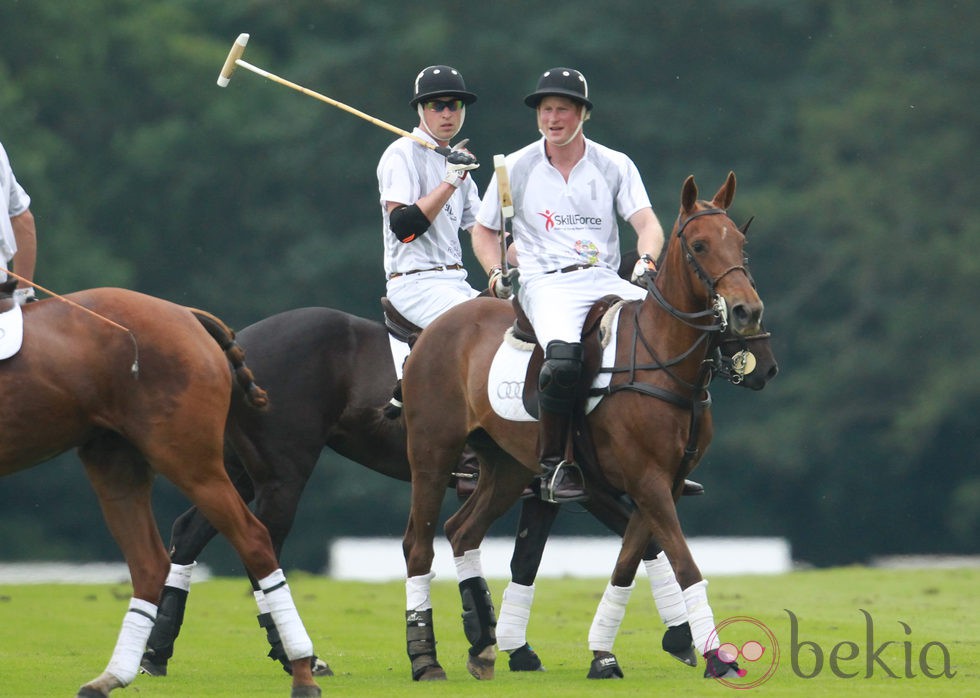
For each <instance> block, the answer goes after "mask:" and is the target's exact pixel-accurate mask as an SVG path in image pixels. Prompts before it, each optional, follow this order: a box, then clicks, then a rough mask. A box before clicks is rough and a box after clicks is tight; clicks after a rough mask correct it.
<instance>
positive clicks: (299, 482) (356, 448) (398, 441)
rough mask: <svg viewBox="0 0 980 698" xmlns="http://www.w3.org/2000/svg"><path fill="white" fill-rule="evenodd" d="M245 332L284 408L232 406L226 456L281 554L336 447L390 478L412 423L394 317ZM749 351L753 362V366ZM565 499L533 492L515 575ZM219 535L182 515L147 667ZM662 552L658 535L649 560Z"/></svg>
mask: <svg viewBox="0 0 980 698" xmlns="http://www.w3.org/2000/svg"><path fill="white" fill-rule="evenodd" d="M627 257H628V255H624V264H623V269H625V274H627V275H628V274H629V273H630V272H632V270H633V263H634V262H635V261H636V257H635V256H634V257H633V258H632V259H625V258H627ZM237 339H238V343H239V344H240V345H241V346H242V347H243V348H244V349H245V351H246V352H247V355H248V359H249V365H250V366H251V367H252V368H253V370H254V371H255V372H256V374H257V375H259V376H261V378H262V385H263V386H264V387H265V388H266V389H267V390H268V391H269V393H270V395H272V399H273V401H274V403H275V409H271V410H266V411H262V412H257V411H255V410H249V409H244V408H243V407H242V406H240V405H232V411H231V415H230V419H229V424H228V430H227V435H228V442H229V445H230V446H231V448H227V449H226V451H225V467H226V468H227V470H228V473H229V475H230V477H231V480H232V482H234V484H235V487H236V488H237V489H238V491H239V493H240V494H241V496H242V498H243V499H244V500H245V501H246V502H254V507H253V508H254V511H255V513H256V515H257V516H258V517H259V519H260V520H261V521H262V522H263V523H264V524H265V525H266V526H267V527H268V529H269V534H270V535H271V537H272V542H273V546H274V547H275V549H276V552H277V553H279V552H281V550H282V545H283V543H284V541H285V539H286V537H287V535H288V534H289V531H290V530H291V528H292V524H293V520H294V517H295V515H296V510H297V507H298V506H299V501H300V497H301V496H302V493H303V489H304V487H305V486H306V483H307V481H308V480H309V478H310V476H311V475H312V473H313V469H314V468H315V467H316V464H317V461H318V459H319V458H320V454H321V452H322V451H323V450H324V449H325V448H329V449H331V450H333V451H335V452H336V453H338V454H340V455H342V456H344V457H345V458H348V459H350V460H352V461H354V462H356V463H359V464H361V465H363V466H364V467H366V468H370V469H371V470H374V471H376V472H378V473H381V474H383V475H386V476H388V477H391V478H394V479H397V480H402V481H405V482H408V481H409V480H410V479H411V471H410V469H409V465H408V458H407V455H406V452H405V431H404V428H403V424H402V422H401V421H400V420H399V421H391V420H389V419H384V418H383V417H382V415H381V411H380V410H379V407H380V406H382V405H384V404H385V403H386V402H387V400H388V399H389V398H390V397H391V389H392V386H393V385H394V383H395V380H396V376H395V368H394V364H393V362H392V358H391V356H392V354H391V349H390V347H389V339H388V330H387V328H386V327H385V325H384V324H383V323H381V322H378V321H375V320H368V319H366V318H362V317H358V316H356V315H351V314H349V313H345V312H343V311H341V310H336V309H333V308H297V309H294V310H288V311H285V312H282V313H277V314H276V315H273V316H271V317H268V318H265V319H263V320H260V321H259V322H256V323H255V324H253V325H250V326H248V327H246V328H244V329H242V330H241V331H240V332H239V333H238V338H237ZM746 356H751V362H752V364H754V365H749V366H746V365H745V358H744V357H746ZM715 361H716V364H715V370H716V373H717V375H718V376H719V377H721V378H723V379H725V380H728V381H729V382H731V383H733V384H736V385H739V386H742V387H746V388H749V389H751V390H761V389H762V388H763V387H765V385H766V383H767V382H768V381H769V380H770V379H771V378H772V377H773V376H775V375H776V372H777V371H778V367H777V365H776V360H775V358H774V357H773V354H772V350H771V347H770V343H769V335H768V334H765V333H763V334H760V335H757V336H755V337H750V338H747V339H746V338H739V337H735V336H730V335H728V334H726V339H725V341H724V342H723V345H722V347H721V351H719V352H718V353H717V356H716V358H715ZM529 478H530V475H529ZM584 506H585V507H586V508H587V509H588V510H589V511H590V512H591V513H592V514H593V515H594V516H595V517H596V518H597V519H598V520H599V521H600V522H602V523H604V524H605V525H606V526H607V527H608V528H610V529H611V530H612V531H613V532H614V533H616V534H617V535H620V536H621V535H622V534H623V533H624V531H625V530H626V523H627V520H628V518H629V514H630V512H629V510H628V509H627V508H626V507H624V505H623V503H622V502H621V501H619V500H618V499H617V498H614V497H611V496H605V495H602V494H597V495H596V496H595V497H593V498H592V500H591V501H589V502H586V503H585V504H584ZM559 509H560V506H558V505H554V504H549V503H546V502H543V501H541V500H539V499H525V500H524V501H523V502H522V507H521V518H520V523H519V526H518V530H519V531H520V535H519V536H517V538H516V539H515V547H514V555H513V558H512V560H511V574H512V580H513V582H514V583H515V584H518V585H521V586H525V587H530V586H531V585H532V584H533V583H534V580H535V578H536V576H537V573H538V568H539V566H540V563H541V557H542V554H543V553H544V547H545V543H546V542H547V539H548V534H549V532H550V531H551V527H552V525H553V523H554V521H555V519H556V517H557V516H558V512H559ZM215 534H216V531H215V530H214V527H213V526H211V524H210V523H209V522H208V520H207V519H206V518H205V517H204V516H203V515H202V514H201V512H200V511H198V510H197V508H196V507H191V508H190V509H188V510H187V511H186V512H184V513H183V514H181V515H180V516H179V517H178V518H177V520H176V521H175V522H174V524H173V528H172V532H171V539H170V546H171V547H170V553H171V562H172V563H173V568H174V570H175V571H177V572H178V574H175V575H174V581H173V582H172V583H169V582H168V584H167V585H166V586H165V587H164V591H163V596H162V599H161V602H160V611H159V613H158V614H157V621H156V624H155V626H154V628H153V632H152V633H151V634H150V639H149V641H148V643H147V649H146V654H145V655H144V657H143V660H142V663H141V667H142V669H143V670H144V671H145V672H146V673H148V674H151V675H154V676H165V675H166V674H167V670H168V663H169V660H170V659H171V658H172V657H173V654H174V650H175V642H176V639H177V637H178V635H179V633H180V629H181V625H182V623H183V618H184V613H185V610H186V606H187V600H188V593H189V590H190V584H189V575H190V568H191V566H192V565H193V564H194V562H195V560H197V559H198V557H199V556H200V554H201V553H202V552H203V551H204V549H205V547H206V546H207V544H208V543H209V542H210V541H211V539H212V538H213V537H214V536H215ZM658 553H660V550H659V549H658V548H656V546H655V545H651V546H650V549H649V550H648V552H647V553H646V554H645V555H644V560H652V559H654V558H655V557H656V556H657V554H658ZM180 572H184V573H186V574H187V576H188V580H187V582H185V583H181V581H180V579H181V578H180V575H179V573H180ZM259 625H260V626H261V627H262V628H265V631H266V637H267V639H268V641H269V643H270V645H271V646H272V648H271V650H270V652H269V656H270V657H272V658H273V659H278V660H279V661H283V662H285V664H284V666H287V667H288V666H289V665H288V662H286V657H285V655H284V654H283V652H282V644H281V642H280V641H279V638H278V633H277V631H276V628H275V626H274V624H272V623H271V622H270V619H269V618H268V617H267V616H265V615H264V614H260V616H259ZM523 644H524V645H526V643H523ZM664 647H665V649H666V650H667V651H671V650H674V651H675V652H680V651H681V649H682V648H683V649H684V651H685V652H686V649H687V648H689V647H690V635H689V633H688V632H687V627H686V624H681V625H678V626H675V627H674V628H668V629H667V631H666V635H665V639H664ZM668 648H669V649H668ZM675 656H676V655H675ZM510 666H511V668H512V669H513V670H516V671H521V670H536V669H539V668H540V667H541V662H540V660H539V659H538V657H537V656H536V654H534V652H533V651H532V650H530V647H529V646H528V647H522V648H520V649H519V650H518V651H515V652H514V653H512V655H511V660H510ZM315 673H318V674H327V673H329V668H328V667H326V665H325V664H324V663H323V662H321V661H319V660H318V661H317V663H316V664H315Z"/></svg>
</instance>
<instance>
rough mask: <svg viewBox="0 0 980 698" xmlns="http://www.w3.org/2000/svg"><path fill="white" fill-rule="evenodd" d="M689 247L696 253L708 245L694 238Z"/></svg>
mask: <svg viewBox="0 0 980 698" xmlns="http://www.w3.org/2000/svg"><path fill="white" fill-rule="evenodd" d="M691 249H692V250H694V252H696V253H697V254H701V253H702V252H704V251H705V250H707V249H708V246H707V245H705V244H704V243H703V242H701V241H700V240H696V241H694V243H692V244H691Z"/></svg>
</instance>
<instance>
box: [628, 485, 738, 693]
mask: <svg viewBox="0 0 980 698" xmlns="http://www.w3.org/2000/svg"><path fill="white" fill-rule="evenodd" d="M638 494H639V495H640V497H637V496H634V499H636V500H637V506H638V507H639V508H640V510H641V511H642V512H643V513H644V516H645V518H646V520H647V523H648V525H649V526H650V530H651V531H652V533H653V536H654V538H655V539H656V540H657V541H658V542H659V543H660V544H661V545H662V547H663V550H664V552H665V553H666V555H667V559H668V560H670V563H671V565H672V566H673V568H674V575H675V577H676V578H677V582H678V584H679V585H680V587H681V589H682V592H681V593H682V596H683V598H684V607H685V610H686V611H687V621H688V623H689V625H690V628H691V637H692V641H693V643H694V648H695V650H696V651H697V652H698V653H699V654H701V656H703V657H704V658H705V661H706V663H707V668H706V669H705V676H709V677H728V676H736V675H739V676H741V675H744V673H745V672H744V670H740V669H739V668H738V665H737V664H736V663H735V662H725V661H723V660H722V659H721V658H720V657H719V656H718V647H719V646H720V640H719V638H718V633H717V631H716V629H715V620H714V613H713V612H712V610H711V606H710V605H709V604H708V594H707V587H708V582H707V580H706V579H704V578H703V577H702V576H701V571H700V570H699V569H698V566H697V563H695V561H694V556H693V555H691V550H690V548H689V547H688V545H687V540H685V538H684V534H683V532H682V531H681V525H680V521H679V520H678V518H677V509H676V507H675V505H674V499H673V497H672V496H671V493H670V491H669V490H668V489H667V488H656V489H650V490H648V491H646V492H644V493H638Z"/></svg>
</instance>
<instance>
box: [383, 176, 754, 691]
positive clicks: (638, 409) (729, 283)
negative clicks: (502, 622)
mask: <svg viewBox="0 0 980 698" xmlns="http://www.w3.org/2000/svg"><path fill="white" fill-rule="evenodd" d="M734 196H735V175H734V173H729V176H728V178H727V180H726V182H725V184H724V185H723V186H722V187H721V188H720V189H719V190H718V192H717V193H716V194H715V196H714V198H713V199H712V200H711V201H710V202H707V201H701V200H699V199H698V189H697V186H696V184H695V182H694V178H693V177H688V178H687V180H686V181H685V182H684V185H683V188H682V192H681V206H680V212H679V215H678V218H677V222H676V223H675V224H674V227H673V231H672V233H671V235H670V238H669V239H668V241H667V247H666V250H665V252H664V254H663V256H662V262H661V266H660V269H659V272H658V273H657V276H656V280H655V282H652V283H650V284H648V288H649V293H648V295H647V297H646V299H645V300H643V301H642V302H641V301H637V302H634V303H632V304H628V305H627V306H626V307H624V308H623V309H622V311H621V312H620V320H619V323H618V329H617V351H616V366H615V367H614V368H613V369H605V368H604V369H603V370H612V381H611V385H610V387H609V389H608V391H607V392H608V395H607V396H606V397H604V398H603V399H602V400H601V401H600V402H599V404H598V405H597V406H596V407H595V409H594V410H593V411H592V412H591V414H589V416H588V418H587V424H588V429H580V430H579V431H588V432H589V433H590V437H591V442H592V448H591V449H590V450H591V451H592V452H594V454H595V455H596V458H595V459H593V460H595V462H596V463H597V464H598V472H587V473H586V475H587V483H588V486H589V487H590V488H594V489H611V490H614V491H618V492H622V493H625V494H626V495H628V496H629V498H630V499H631V500H632V501H633V502H634V503H635V506H636V513H635V514H634V515H632V516H631V517H630V519H629V524H628V526H627V529H626V531H625V535H624V538H623V544H622V548H621V551H620V555H619V559H618V560H617V564H616V568H615V570H614V572H613V575H612V580H611V583H610V586H609V587H607V594H606V595H605V596H604V597H603V603H606V601H607V596H609V594H610V588H611V587H618V588H622V587H628V586H630V584H631V582H632V580H633V577H634V576H635V573H636V569H637V565H638V564H639V562H640V559H641V556H642V554H643V552H644V550H645V548H646V547H647V545H648V544H649V542H650V540H651V539H653V540H654V541H656V543H657V544H658V545H659V546H660V547H662V549H663V550H664V552H665V553H666V556H667V558H668V559H669V561H670V564H671V566H672V567H673V570H674V572H675V574H676V577H677V581H678V582H679V584H680V587H681V589H682V590H683V592H682V594H683V603H684V606H686V610H687V615H688V620H689V622H690V626H691V631H692V635H693V639H694V644H695V647H696V648H697V650H698V652H699V653H700V654H702V655H703V656H704V658H705V660H706V662H707V664H708V674H709V675H712V676H722V675H724V676H727V675H729V674H730V673H731V672H735V671H737V666H736V665H735V664H734V662H731V663H729V662H725V661H724V659H723V658H722V657H719V656H718V650H717V648H718V646H719V643H718V639H717V634H716V633H714V620H713V617H712V613H711V609H710V606H708V602H707V595H706V592H705V586H706V582H704V580H703V579H702V577H701V573H700V571H699V570H698V567H697V565H696V563H695V562H694V559H693V557H692V556H691V552H690V549H689V548H688V546H687V543H686V541H685V539H684V535H683V533H682V531H681V527H680V523H679V520H678V518H677V512H676V508H675V501H676V499H677V498H678V497H679V496H680V494H681V488H682V487H683V483H684V478H685V477H686V476H687V475H688V474H689V472H690V471H691V470H692V469H693V468H694V467H695V466H696V465H697V462H698V459H699V457H700V455H701V454H703V452H704V450H705V449H706V448H707V446H708V444H709V442H710V439H711V435H712V428H711V427H712V425H711V414H710V411H709V410H700V407H699V406H703V403H704V401H705V397H706V390H705V388H706V386H707V384H706V383H705V382H704V377H705V373H704V370H703V361H704V360H705V358H706V357H707V356H708V355H709V352H711V351H712V350H713V347H714V346H715V345H716V343H717V342H718V340H719V338H720V334H721V332H722V330H723V329H724V328H725V326H726V324H727V325H728V328H729V329H730V330H731V331H732V332H733V333H734V334H736V335H739V336H748V335H752V334H755V333H757V332H759V331H760V330H761V321H762V312H763V304H762V301H761V299H760V298H759V295H758V293H757V292H756V290H755V284H754V282H753V280H752V278H751V276H750V275H749V272H748V269H747V268H746V266H745V264H746V261H745V257H744V254H743V247H744V243H745V235H744V233H743V231H740V230H739V228H738V227H737V226H736V225H735V224H734V223H733V222H732V220H731V219H730V218H729V216H728V214H727V209H728V207H729V206H730V205H731V203H732V200H733V199H734ZM518 242H519V241H518ZM512 322H513V314H512V311H511V308H510V305H509V303H505V302H501V301H498V300H496V299H492V298H477V299H474V300H472V301H470V302H467V303H464V304H461V305H459V306H456V307H455V308H453V309H451V310H449V311H448V312H447V313H445V314H444V315H442V316H441V317H440V318H439V319H437V320H436V321H435V322H433V323H432V324H430V325H429V326H428V327H427V328H426V330H425V332H424V333H422V335H421V336H420V337H419V340H418V342H417V343H416V345H415V347H414V349H413V350H412V353H411V354H410V355H409V357H408V360H407V361H406V364H405V371H404V378H403V382H402V390H403V395H404V405H405V406H404V418H405V423H406V429H407V438H408V458H409V462H410V464H411V468H412V503H411V512H410V515H409V520H408V524H407V527H406V532H405V538H404V543H403V547H404V553H405V561H406V568H407V581H406V595H407V603H406V608H407V609H408V610H407V611H406V637H407V644H408V654H409V658H410V659H411V663H412V677H413V679H415V680H435V679H444V678H445V672H444V671H443V669H442V667H441V666H440V665H439V662H438V661H437V659H436V652H435V634H434V631H433V629H432V622H431V621H432V617H431V616H432V608H431V597H430V593H429V581H430V579H431V567H432V559H433V538H434V535H435V527H436V523H437V520H438V516H439V510H440V507H441V502H442V499H443V492H444V489H445V485H446V482H447V480H448V478H449V477H450V473H451V471H452V468H453V466H454V464H455V462H456V458H457V457H458V455H459V453H460V451H461V450H462V448H463V446H464V444H466V443H467V442H469V444H470V445H471V446H473V447H474V448H475V449H476V451H477V454H478V455H479V457H480V461H481V476H480V480H479V483H478V485H477V488H476V491H475V493H474V494H473V496H471V497H470V498H469V499H468V500H467V501H466V502H465V503H464V504H463V505H462V507H461V508H460V509H459V510H458V511H457V512H456V513H455V514H454V515H453V516H452V517H451V518H450V519H449V521H447V523H446V527H445V528H446V535H447V538H448V539H449V542H450V544H451V547H452V550H453V554H454V556H455V558H456V562H457V570H458V575H459V580H460V595H461V597H462V601H463V628H464V631H465V635H466V638H467V640H468V641H469V642H470V645H471V647H470V650H469V657H468V661H467V668H468V670H469V671H470V673H471V674H472V675H473V676H475V677H476V678H479V679H488V678H492V677H493V671H494V662H495V659H496V652H495V649H494V644H495V641H496V637H495V632H494V626H495V624H496V619H495V611H494V608H493V603H492V601H491V597H490V592H489V589H488V588H487V584H486V580H485V579H484V576H483V572H482V567H481V564H480V558H479V546H480V543H481V541H482V540H483V538H484V536H485V535H486V532H487V530H488V529H489V527H490V525H491V524H492V523H493V522H494V521H495V520H496V519H497V518H499V517H500V516H501V515H502V514H503V513H504V512H506V511H507V510H508V509H509V508H510V507H511V506H512V505H513V503H514V502H515V501H516V500H517V499H518V497H520V495H521V492H522V490H523V489H524V488H525V486H526V485H527V482H528V479H529V477H530V476H531V475H532V474H533V473H537V472H540V467H539V465H538V462H537V449H536V443H537V436H538V434H537V425H536V424H534V423H527V422H514V421H508V420H505V419H503V418H501V417H500V416H498V415H497V414H496V413H495V412H494V409H493V407H492V406H491V405H490V403H489V397H488V389H487V386H488V371H489V367H490V365H491V362H492V359H493V357H494V354H495V352H496V350H497V348H498V346H499V345H500V343H501V341H502V337H503V335H504V332H505V330H507V328H508V327H509V326H510V325H511V323H512ZM698 410H700V411H701V412H702V414H701V419H700V422H699V426H698V428H697V429H696V430H694V429H692V423H693V421H692V419H691V415H692V413H693V412H694V411H698ZM692 434H693V438H691V437H692ZM578 456H579V457H580V458H581V461H580V462H584V461H585V458H583V457H582V452H581V451H580V452H579V453H578ZM614 601H615V600H611V602H610V603H609V604H606V606H607V607H608V606H609V605H615V603H614ZM603 603H601V604H600V611H599V613H600V614H601V613H602V612H603ZM620 619H621V617H620ZM607 620H608V619H607ZM613 621H614V624H615V618H614V619H613ZM593 627H594V628H595V625H594V626H593ZM606 639H608V638H606ZM590 644H591V643H590ZM596 660H598V661H600V665H601V660H602V657H601V656H600V655H599V654H597V655H596ZM593 664H594V665H595V662H594V663H593Z"/></svg>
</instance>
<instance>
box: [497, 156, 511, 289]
mask: <svg viewBox="0 0 980 698" xmlns="http://www.w3.org/2000/svg"><path fill="white" fill-rule="evenodd" d="M493 171H494V174H496V176H497V194H498V195H499V198H500V270H501V275H500V283H502V284H503V285H504V286H510V282H511V278H510V276H511V270H510V268H509V267H508V265H507V238H508V237H509V236H510V234H511V231H510V222H511V220H512V219H513V218H514V200H513V199H512V198H511V194H510V175H509V174H507V159H506V158H505V157H504V156H503V155H494V156H493Z"/></svg>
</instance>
